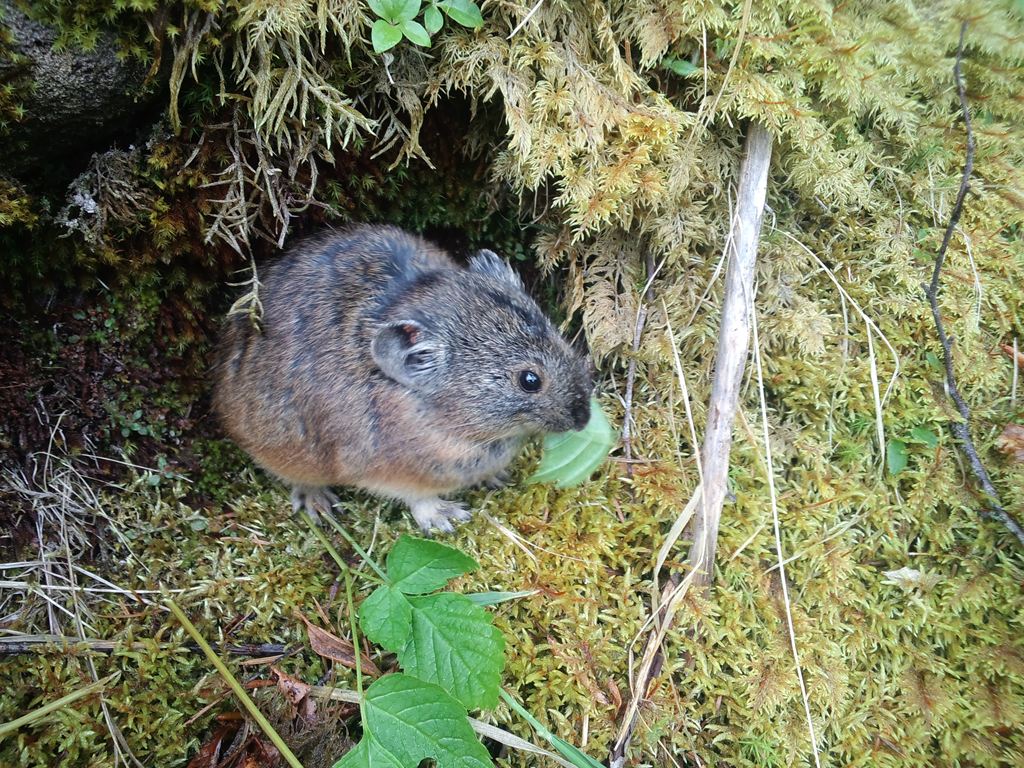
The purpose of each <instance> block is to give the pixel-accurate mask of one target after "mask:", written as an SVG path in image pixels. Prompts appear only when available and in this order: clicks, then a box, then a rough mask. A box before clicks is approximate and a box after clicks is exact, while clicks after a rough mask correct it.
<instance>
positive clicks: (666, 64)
mask: <svg viewBox="0 0 1024 768" xmlns="http://www.w3.org/2000/svg"><path fill="white" fill-rule="evenodd" d="M661 66H662V67H663V68H665V69H667V70H669V71H671V72H675V73H676V74H677V75H679V76H680V77H686V76H687V75H692V74H693V73H694V72H696V71H697V65H696V64H694V63H693V62H692V61H689V60H688V59H677V58H675V57H674V56H667V57H665V58H664V59H662V60H661Z"/></svg>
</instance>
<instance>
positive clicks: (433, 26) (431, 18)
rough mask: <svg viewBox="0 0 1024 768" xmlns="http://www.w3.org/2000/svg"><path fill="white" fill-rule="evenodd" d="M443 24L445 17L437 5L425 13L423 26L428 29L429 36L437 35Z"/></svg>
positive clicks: (428, 8)
mask: <svg viewBox="0 0 1024 768" xmlns="http://www.w3.org/2000/svg"><path fill="white" fill-rule="evenodd" d="M442 24H444V16H442V15H441V11H439V10H438V8H437V6H436V5H431V6H428V7H427V10H425V11H424V12H423V26H424V27H426V30H427V34H428V35H436V34H437V33H438V31H439V30H440V29H441V25H442Z"/></svg>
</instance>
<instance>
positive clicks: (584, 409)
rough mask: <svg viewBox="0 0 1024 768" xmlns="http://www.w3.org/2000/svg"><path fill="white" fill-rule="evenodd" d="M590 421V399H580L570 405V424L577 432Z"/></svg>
mask: <svg viewBox="0 0 1024 768" xmlns="http://www.w3.org/2000/svg"><path fill="white" fill-rule="evenodd" d="M588 421H590V400H580V401H579V402H577V403H575V404H573V406H572V425H573V429H575V430H576V431H577V432H578V431H579V430H581V429H583V428H584V427H585V426H587V422H588Z"/></svg>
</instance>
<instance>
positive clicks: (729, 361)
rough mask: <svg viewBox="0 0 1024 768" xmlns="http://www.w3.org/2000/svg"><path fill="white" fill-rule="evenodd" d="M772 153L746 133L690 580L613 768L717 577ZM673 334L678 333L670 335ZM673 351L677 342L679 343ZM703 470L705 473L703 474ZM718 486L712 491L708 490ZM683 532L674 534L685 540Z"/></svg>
mask: <svg viewBox="0 0 1024 768" xmlns="http://www.w3.org/2000/svg"><path fill="white" fill-rule="evenodd" d="M771 154H772V139H771V136H770V135H769V133H768V131H767V130H766V129H765V128H764V127H763V126H762V125H760V124H758V123H752V124H751V125H750V127H749V129H748V130H747V139H746V143H745V144H744V157H743V164H742V166H741V168H740V182H739V196H738V198H737V202H736V214H735V216H734V218H733V226H732V229H733V232H732V234H731V236H730V242H731V247H732V249H733V253H732V259H730V261H729V271H728V274H727V277H726V296H725V301H724V302H723V305H722V325H721V330H720V331H719V334H718V356H717V358H716V361H715V380H714V382H713V384H712V388H711V401H710V403H709V408H708V425H707V428H706V430H705V433H704V447H703V450H702V452H701V457H702V458H701V460H700V461H698V468H699V469H700V472H701V477H702V481H701V484H700V486H698V488H697V490H696V491H695V492H694V498H693V499H691V502H690V504H689V505H687V510H685V511H684V512H683V514H682V515H681V521H683V522H680V521H677V522H680V525H682V524H685V520H688V519H689V513H690V512H691V511H692V509H693V508H696V510H697V512H696V523H695V526H694V543H693V546H692V547H691V549H690V555H689V557H690V566H691V569H690V571H689V572H688V573H687V574H686V575H685V576H683V577H681V578H680V577H678V576H672V577H670V578H669V579H668V580H667V582H666V583H665V585H664V587H663V588H662V589H661V590H660V592H659V593H658V594H657V599H656V605H655V606H654V607H653V611H652V618H651V624H652V625H653V626H652V628H651V631H650V633H649V634H648V636H647V640H646V642H645V643H644V650H643V656H642V658H641V661H640V665H639V668H638V670H637V674H636V680H635V682H634V684H633V685H632V697H631V699H630V702H629V705H628V706H627V707H626V710H625V712H624V713H623V717H622V722H621V724H620V728H619V733H618V734H617V735H616V738H615V742H614V743H613V744H612V747H611V750H610V751H609V755H608V765H609V766H611V768H622V766H624V765H625V764H626V758H627V752H628V751H629V745H630V742H631V741H632V738H633V731H634V730H635V728H636V723H637V718H638V714H639V709H640V705H641V703H642V701H643V700H644V699H645V698H646V696H647V691H648V690H649V688H650V684H651V681H652V680H653V679H654V678H656V677H657V676H658V675H659V674H660V673H661V669H662V667H663V664H664V653H663V651H662V643H663V642H664V640H665V636H666V635H667V634H668V632H669V630H670V629H671V628H672V626H673V624H674V621H675V616H676V613H677V611H678V610H679V607H680V605H682V602H683V600H684V598H685V597H686V595H687V594H688V590H689V588H690V587H691V586H692V585H701V584H704V585H706V584H707V583H708V582H710V580H711V575H712V574H713V573H714V556H715V538H716V537H717V535H718V521H719V518H720V517H721V513H722V502H723V500H724V499H725V491H726V481H727V478H728V472H729V449H730V446H731V444H732V423H733V420H734V418H735V415H736V409H737V405H738V402H739V389H740V383H741V381H742V379H743V369H744V366H745V365H746V359H747V347H748V345H749V341H750V311H751V309H752V307H753V294H754V264H755V262H756V258H757V241H758V237H759V235H760V232H761V219H762V218H763V216H764V203H765V195H766V193H767V188H768V164H769V162H770V160H771ZM669 332H670V334H671V327H670V328H669ZM672 341H673V348H675V339H674V337H673V339H672ZM676 365H677V368H678V370H679V375H680V384H681V385H682V387H683V391H684V397H685V391H686V390H685V380H684V379H683V378H682V369H681V366H679V362H678V360H676ZM701 467H702V469H701ZM709 485H711V486H712V487H711V489H710V490H709V489H708V486H709ZM678 533H679V532H678V531H677V532H676V533H675V535H678ZM666 554H667V552H665V551H664V550H663V551H662V552H661V553H660V555H659V565H658V568H656V569H655V582H657V570H658V569H660V566H661V565H662V564H664V557H665V556H666Z"/></svg>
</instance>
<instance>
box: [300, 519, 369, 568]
mask: <svg viewBox="0 0 1024 768" xmlns="http://www.w3.org/2000/svg"><path fill="white" fill-rule="evenodd" d="M303 514H306V513H303ZM325 517H326V518H327V522H328V523H330V525H331V527H332V528H334V530H336V531H337V532H338V534H339V535H340V536H341V538H343V539H344V540H345V541H347V542H348V543H349V545H350V546H351V547H352V549H354V550H355V551H356V552H357V553H358V554H359V556H360V557H361V558H363V561H364V562H365V563H366V564H367V565H368V566H370V567H371V568H372V569H373V571H374V573H376V574H377V575H378V576H379V577H380V579H381V581H383V582H384V583H385V584H387V583H388V577H387V574H385V573H384V569H382V568H381V567H380V566H379V565H377V563H376V561H375V560H374V559H373V558H372V557H370V555H369V553H367V551H366V550H365V549H363V548H362V547H361V546H359V542H357V541H356V540H355V539H354V538H352V535H351V534H350V533H349V532H348V531H346V530H345V529H344V528H343V527H342V525H341V523H339V522H338V521H337V520H335V519H334V517H333V516H332V515H325ZM321 535H323V534H321Z"/></svg>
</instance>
